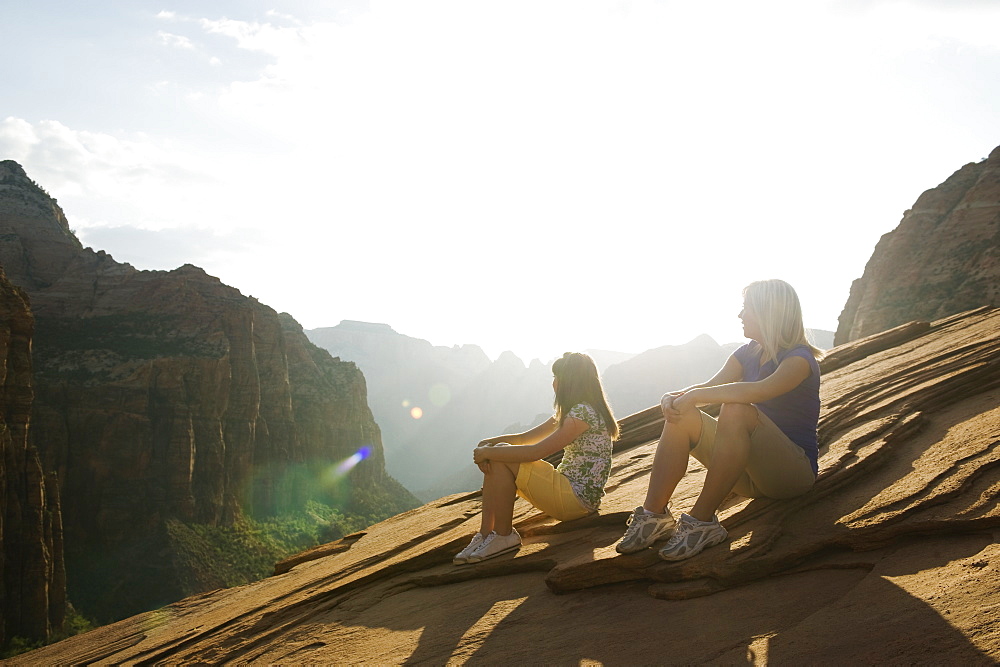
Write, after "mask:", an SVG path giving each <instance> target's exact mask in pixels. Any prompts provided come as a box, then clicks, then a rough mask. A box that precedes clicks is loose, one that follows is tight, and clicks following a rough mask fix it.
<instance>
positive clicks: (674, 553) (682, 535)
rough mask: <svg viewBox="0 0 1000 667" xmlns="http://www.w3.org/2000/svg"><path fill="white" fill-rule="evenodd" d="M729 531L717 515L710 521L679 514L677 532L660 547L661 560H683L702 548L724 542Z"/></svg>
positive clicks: (697, 552) (699, 551)
mask: <svg viewBox="0 0 1000 667" xmlns="http://www.w3.org/2000/svg"><path fill="white" fill-rule="evenodd" d="M727 537H729V533H728V532H726V529H725V528H723V527H722V524H721V523H719V517H718V516H713V517H712V520H711V521H698V519H696V518H694V517H693V516H691V515H690V514H681V520H680V522H679V523H678V524H677V532H676V533H674V536H673V537H671V538H670V539H669V540H667V543H666V544H665V545H663V548H662V549H660V558H662V559H663V560H684V559H685V558H690V557H691V556H694V555H696V554H699V553H701V552H702V550H703V549H707V548H708V547H711V546H715V545H716V544H719V543H721V542H725V540H726V538H727Z"/></svg>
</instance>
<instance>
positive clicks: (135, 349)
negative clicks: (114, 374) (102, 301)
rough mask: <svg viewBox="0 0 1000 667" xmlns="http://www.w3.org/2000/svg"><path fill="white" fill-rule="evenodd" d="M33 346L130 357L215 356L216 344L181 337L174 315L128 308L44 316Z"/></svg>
mask: <svg viewBox="0 0 1000 667" xmlns="http://www.w3.org/2000/svg"><path fill="white" fill-rule="evenodd" d="M34 344H35V347H36V348H38V349H45V350H46V351H47V352H46V354H47V355H48V356H52V355H53V353H55V352H56V351H86V350H108V351H110V352H112V353H114V354H115V355H118V356H121V357H124V358H133V359H155V358H157V357H173V356H203V357H218V356H220V355H221V354H223V353H224V350H222V349H221V348H220V347H219V345H218V344H212V343H206V342H205V340H204V339H203V338H202V337H180V336H178V335H177V324H176V321H175V318H174V317H171V316H169V315H159V314H154V313H148V312H128V313H117V314H114V315H103V316H98V317H85V318H67V319H46V320H44V321H42V322H39V323H38V325H37V328H36V330H35V338H34Z"/></svg>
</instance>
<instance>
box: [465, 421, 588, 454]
mask: <svg viewBox="0 0 1000 667" xmlns="http://www.w3.org/2000/svg"><path fill="white" fill-rule="evenodd" d="M552 421H553V422H555V419H553V420H552ZM546 423H548V422H546ZM589 427H590V426H589V424H587V422H585V421H583V420H582V419H576V418H574V417H567V418H566V421H564V422H563V425H562V426H557V427H556V429H555V430H554V432H553V433H551V434H550V435H549V436H548V437H546V438H544V439H543V440H540V441H538V442H536V443H534V444H531V445H513V446H510V447H491V446H488V445H487V446H481V447H476V448H475V449H474V450H472V460H473V461H474V462H475V463H476V464H477V465H478V464H481V463H485V462H486V461H497V462H499V463H527V462H529V461H538V460H539V459H544V458H545V457H546V456H548V455H549V454H555V453H556V452H558V451H559V450H560V449H563V448H564V447H566V445H568V444H570V443H571V442H573V441H574V440H576V439H577V438H578V437H580V435H582V434H583V432H584V431H586V430H587V429H588V428H589ZM532 430H535V429H532Z"/></svg>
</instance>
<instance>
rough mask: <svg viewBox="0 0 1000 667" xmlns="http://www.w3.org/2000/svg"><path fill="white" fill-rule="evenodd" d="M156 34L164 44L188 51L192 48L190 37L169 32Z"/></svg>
mask: <svg viewBox="0 0 1000 667" xmlns="http://www.w3.org/2000/svg"><path fill="white" fill-rule="evenodd" d="M156 36H157V37H159V38H160V42H161V43H162V44H163V45H165V46H170V47H173V48H178V49H186V50H189V51H193V50H194V44H193V43H192V42H191V40H190V39H188V38H187V37H184V36H183V35H174V34H172V33H169V32H162V31H160V32H158V33H156Z"/></svg>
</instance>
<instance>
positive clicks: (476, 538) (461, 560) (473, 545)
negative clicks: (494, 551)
mask: <svg viewBox="0 0 1000 667" xmlns="http://www.w3.org/2000/svg"><path fill="white" fill-rule="evenodd" d="M485 539H486V538H485V537H483V534H482V533H476V534H475V535H473V536H472V541H471V542H469V546H467V547H465V548H464V549H462V550H461V551H459V552H458V553H457V554H455V557H454V558H452V559H451V562H452V563H454V564H455V565H465V564H466V563H468V562H469V556H471V555H472V552H473V551H475V550H476V549H478V548H479V545H480V544H482V543H483V540H485Z"/></svg>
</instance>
